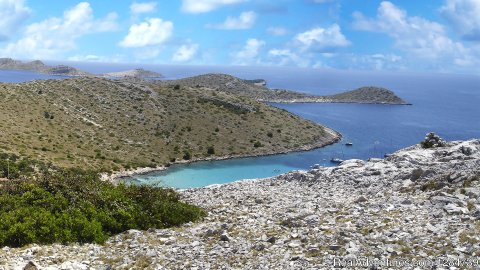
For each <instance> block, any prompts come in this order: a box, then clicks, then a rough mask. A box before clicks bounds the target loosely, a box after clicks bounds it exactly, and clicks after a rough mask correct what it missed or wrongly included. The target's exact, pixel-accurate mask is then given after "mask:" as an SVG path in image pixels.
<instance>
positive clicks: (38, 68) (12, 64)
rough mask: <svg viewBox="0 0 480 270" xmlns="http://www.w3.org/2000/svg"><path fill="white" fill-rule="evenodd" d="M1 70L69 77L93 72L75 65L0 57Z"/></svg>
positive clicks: (87, 74)
mask: <svg viewBox="0 0 480 270" xmlns="http://www.w3.org/2000/svg"><path fill="white" fill-rule="evenodd" d="M0 70H28V71H32V72H37V73H42V74H48V75H55V76H69V77H81V76H91V75H92V74H90V73H88V72H85V71H82V70H79V69H77V68H74V67H70V66H65V65H58V66H49V65H45V64H44V63H43V62H42V61H40V60H35V61H31V62H22V61H19V60H13V59H11V58H0Z"/></svg>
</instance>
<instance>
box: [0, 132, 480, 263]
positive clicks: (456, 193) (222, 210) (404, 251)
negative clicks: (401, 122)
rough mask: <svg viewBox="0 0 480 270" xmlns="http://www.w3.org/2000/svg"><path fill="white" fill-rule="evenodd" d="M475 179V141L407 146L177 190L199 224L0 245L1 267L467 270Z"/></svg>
mask: <svg viewBox="0 0 480 270" xmlns="http://www.w3.org/2000/svg"><path fill="white" fill-rule="evenodd" d="M479 176H480V140H478V139H476V140H470V141H455V142H448V143H446V144H445V146H444V147H436V148H431V149H424V148H422V147H421V146H420V145H416V146H412V147H409V148H406V149H403V150H401V151H398V152H396V153H394V154H392V156H390V157H388V158H386V159H371V160H369V161H362V160H347V161H345V162H343V163H341V164H340V166H338V167H332V168H323V167H320V168H317V169H313V170H310V171H299V172H292V173H288V174H284V175H281V176H278V177H275V178H269V179H258V180H245V181H239V182H235V183H230V184H226V185H217V186H210V187H205V188H200V189H191V190H183V191H181V195H182V198H183V200H184V201H187V202H190V203H194V204H197V205H199V206H201V207H203V208H204V209H205V210H206V211H208V216H207V217H206V218H205V219H204V220H203V221H202V222H198V223H189V224H186V225H184V226H181V227H179V228H174V229H164V230H149V231H136V230H130V231H127V232H125V233H123V234H121V235H118V236H115V237H112V238H111V239H110V240H108V241H107V243H106V244H105V245H94V244H86V245H77V244H72V245H61V244H57V245H48V246H38V245H31V246H27V247H24V248H18V249H12V248H8V247H5V248H3V249H1V251H0V268H2V267H3V269H23V267H25V266H26V265H27V264H28V265H29V267H36V268H29V269H37V268H38V269H332V268H334V266H335V265H334V264H336V266H343V267H346V268H360V269H365V268H369V269H384V268H394V269H425V268H427V267H425V264H427V265H429V267H428V268H429V269H431V268H436V269H452V268H450V266H456V268H455V269H476V268H478V256H479V255H480V254H479V253H480V252H479V250H480V249H479V247H480V246H479V243H480V237H479V233H480V179H479ZM367 260H368V261H367ZM387 262H388V263H389V265H386V263H387ZM355 263H356V264H357V265H359V267H353V266H352V265H355ZM421 263H422V267H417V266H419V264H421ZM374 264H376V265H377V266H376V267H373V265H374ZM393 264H397V265H393ZM457 264H458V267H457ZM430 265H436V267H433V266H430ZM470 265H473V267H470ZM387 266H389V267H387Z"/></svg>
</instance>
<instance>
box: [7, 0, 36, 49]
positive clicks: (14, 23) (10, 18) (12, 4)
mask: <svg viewBox="0 0 480 270" xmlns="http://www.w3.org/2000/svg"><path fill="white" fill-rule="evenodd" d="M30 13H31V11H30V9H29V8H28V7H27V6H25V1H24V0H1V1H0V41H4V40H7V39H8V38H10V36H11V35H13V34H15V32H16V31H17V30H18V28H19V27H20V26H21V25H22V23H23V22H24V21H25V20H26V19H27V18H28V17H29V16H30Z"/></svg>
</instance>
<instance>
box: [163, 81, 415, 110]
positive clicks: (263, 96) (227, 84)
mask: <svg viewBox="0 0 480 270" xmlns="http://www.w3.org/2000/svg"><path fill="white" fill-rule="evenodd" d="M158 83H159V84H162V85H181V86H188V87H196V88H207V89H213V90H216V91H221V92H228V93H235V94H238V95H241V96H245V97H249V98H252V99H255V100H257V101H260V102H271V103H367V104H390V105H408V104H409V103H408V102H406V101H404V100H403V99H401V98H400V97H398V96H397V95H395V93H394V92H392V91H390V90H388V89H385V88H381V87H372V86H370V87H362V88H359V89H356V90H353V91H348V92H344V93H339V94H336V95H330V96H318V95H309V94H305V93H300V92H295V91H291V90H282V89H269V88H267V87H266V82H265V81H264V80H243V79H240V78H236V77H234V76H231V75H226V74H205V75H200V76H195V77H190V78H184V79H179V80H171V81H161V82H158Z"/></svg>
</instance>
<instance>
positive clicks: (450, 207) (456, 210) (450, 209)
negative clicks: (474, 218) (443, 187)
mask: <svg viewBox="0 0 480 270" xmlns="http://www.w3.org/2000/svg"><path fill="white" fill-rule="evenodd" d="M443 210H445V211H446V212H447V213H449V214H467V213H468V209H467V208H464V207H459V206H456V205H455V204H447V205H445V206H444V207H443Z"/></svg>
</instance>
